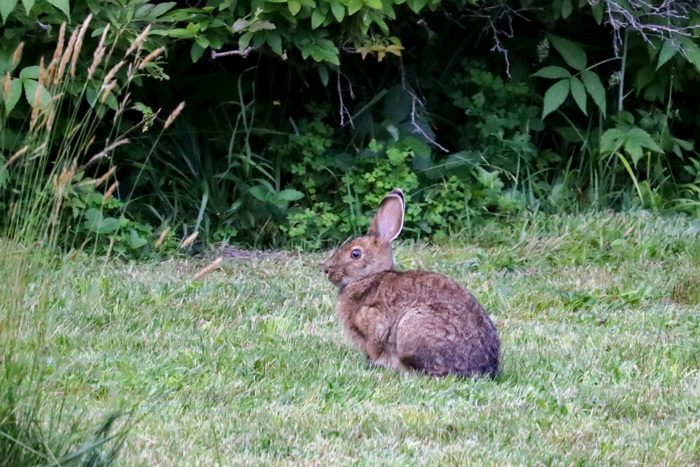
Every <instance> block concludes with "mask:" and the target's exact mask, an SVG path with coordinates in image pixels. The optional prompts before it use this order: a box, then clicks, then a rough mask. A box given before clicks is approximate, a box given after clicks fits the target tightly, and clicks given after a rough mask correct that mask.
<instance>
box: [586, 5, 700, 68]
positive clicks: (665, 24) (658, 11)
mask: <svg viewBox="0 0 700 467" xmlns="http://www.w3.org/2000/svg"><path fill="white" fill-rule="evenodd" d="M588 2H589V4H590V5H597V4H599V3H600V2H603V3H604V5H605V17H606V22H607V24H609V25H610V26H611V27H612V29H613V47H614V50H615V55H616V56H618V57H619V56H620V47H622V45H623V41H624V37H623V36H624V34H623V32H624V31H626V30H631V31H634V32H636V33H637V34H639V36H640V37H641V38H642V40H643V41H644V42H646V43H647V44H650V45H651V44H652V40H651V39H652V38H654V37H656V38H660V39H664V40H671V41H675V40H676V38H677V37H678V36H684V37H690V36H692V34H693V31H694V30H696V29H698V28H700V25H698V24H691V22H690V14H691V12H692V11H697V10H698V9H699V8H700V6H698V4H696V3H694V2H684V1H678V0H663V1H662V2H661V3H660V4H659V5H654V4H652V3H650V2H648V1H646V0H626V2H625V4H621V2H620V1H619V0H588Z"/></svg>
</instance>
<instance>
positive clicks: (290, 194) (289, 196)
mask: <svg viewBox="0 0 700 467" xmlns="http://www.w3.org/2000/svg"><path fill="white" fill-rule="evenodd" d="M303 197H304V194H303V193H302V192H301V191H297V190H292V189H289V188H287V189H286V190H282V191H280V192H279V193H277V198H278V199H282V200H284V201H299V200H300V199H302V198H303Z"/></svg>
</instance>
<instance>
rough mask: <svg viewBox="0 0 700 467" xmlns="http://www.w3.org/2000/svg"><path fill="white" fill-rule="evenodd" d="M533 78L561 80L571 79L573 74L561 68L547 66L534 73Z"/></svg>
mask: <svg viewBox="0 0 700 467" xmlns="http://www.w3.org/2000/svg"><path fill="white" fill-rule="evenodd" d="M532 76H536V77H538V78H549V79H561V78H568V77H570V76H571V73H569V70H567V69H565V68H562V67H560V66H546V67H544V68H540V69H539V70H537V71H536V72H534V73H533V74H532Z"/></svg>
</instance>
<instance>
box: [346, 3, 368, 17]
mask: <svg viewBox="0 0 700 467" xmlns="http://www.w3.org/2000/svg"><path fill="white" fill-rule="evenodd" d="M363 6H365V4H364V3H362V0H348V15H354V14H355V13H357V12H358V11H360V9H362V7H363Z"/></svg>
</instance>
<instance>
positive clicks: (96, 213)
mask: <svg viewBox="0 0 700 467" xmlns="http://www.w3.org/2000/svg"><path fill="white" fill-rule="evenodd" d="M85 227H87V229H88V230H90V231H91V232H94V233H97V234H110V233H113V232H114V231H116V230H117V229H118V228H119V219H115V218H114V217H104V216H103V215H102V211H100V210H99V209H95V208H90V209H88V210H87V211H85Z"/></svg>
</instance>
